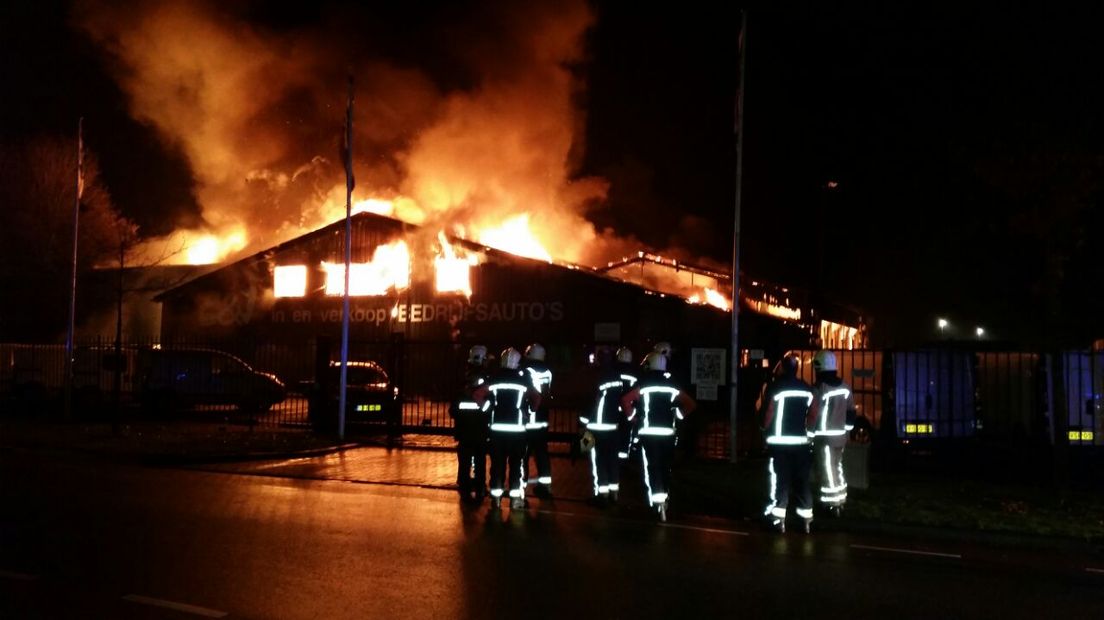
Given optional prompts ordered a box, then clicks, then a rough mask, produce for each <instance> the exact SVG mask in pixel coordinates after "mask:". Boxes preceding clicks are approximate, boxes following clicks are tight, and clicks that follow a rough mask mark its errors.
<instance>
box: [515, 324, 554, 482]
mask: <svg viewBox="0 0 1104 620" xmlns="http://www.w3.org/2000/svg"><path fill="white" fill-rule="evenodd" d="M522 369H523V370H524V371H525V373H526V377H527V379H528V381H529V383H530V385H532V386H533V389H534V390H536V391H537V392H538V393H539V394H540V395H541V398H540V405H533V408H532V409H531V410H530V411H529V418H528V419H527V420H526V422H525V435H526V441H527V443H528V448H529V454H530V455H532V456H533V460H535V461H536V470H537V488H536V495H537V497H542V498H550V497H552V462H551V461H550V460H549V459H548V407H549V405H550V404H551V402H550V401H551V398H550V397H549V390H550V389H551V388H552V371H551V370H549V369H548V365H547V364H545V363H544V347H542V346H541V345H539V344H536V343H533V344H531V345H529V346H528V347H527V348H526V349H525V362H524V363H523V364H522ZM526 461H528V456H526Z"/></svg>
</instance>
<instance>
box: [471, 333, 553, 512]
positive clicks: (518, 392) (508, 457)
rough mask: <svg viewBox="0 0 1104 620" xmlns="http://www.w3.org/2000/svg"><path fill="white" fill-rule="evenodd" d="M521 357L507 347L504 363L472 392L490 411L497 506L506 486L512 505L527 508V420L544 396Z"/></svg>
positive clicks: (493, 489)
mask: <svg viewBox="0 0 1104 620" xmlns="http://www.w3.org/2000/svg"><path fill="white" fill-rule="evenodd" d="M520 361H521V353H518V351H517V349H514V348H512V347H511V348H508V349H506V350H504V351H503V352H502V355H501V357H500V358H499V365H500V366H501V367H500V368H499V369H498V370H497V371H495V372H494V373H492V374H491V376H490V377H488V378H487V382H486V383H484V384H483V385H481V386H479V387H478V388H476V390H475V392H473V393H472V398H473V399H474V400H475V402H476V404H477V405H479V408H480V409H481V410H483V411H487V412H489V413H490V444H491V508H492V509H494V510H498V509H499V508H500V506H499V500H501V499H502V495H503V491H504V489H509V493H510V508H511V509H515V510H517V509H522V508H525V422H526V418H527V416H528V412H529V409H530V408H537V407H539V406H540V400H541V398H540V393H539V392H537V391H536V390H534V389H533V388H532V386H530V385H529V382H528V381H527V379H526V377H525V373H524V372H522V371H521V369H519V368H518V363H519V362H520ZM507 465H508V466H509V468H508V470H509V471H507ZM507 473H508V474H509V477H507Z"/></svg>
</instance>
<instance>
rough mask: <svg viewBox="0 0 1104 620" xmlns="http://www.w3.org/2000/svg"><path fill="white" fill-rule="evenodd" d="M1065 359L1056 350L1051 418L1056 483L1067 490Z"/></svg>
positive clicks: (1067, 425) (1067, 431)
mask: <svg viewBox="0 0 1104 620" xmlns="http://www.w3.org/2000/svg"><path fill="white" fill-rule="evenodd" d="M1064 362H1065V360H1063V359H1062V351H1060V350H1059V351H1055V352H1054V353H1053V354H1052V355H1051V360H1050V384H1051V403H1052V405H1051V419H1052V420H1053V424H1054V463H1053V466H1054V484H1055V486H1057V487H1058V489H1059V490H1061V491H1065V490H1066V489H1067V488H1068V486H1069V456H1070V455H1069V408H1068V406H1067V403H1066V382H1065V378H1066V377H1065V372H1064V370H1065V364H1064Z"/></svg>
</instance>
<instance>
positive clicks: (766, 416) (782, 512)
mask: <svg viewBox="0 0 1104 620" xmlns="http://www.w3.org/2000/svg"><path fill="white" fill-rule="evenodd" d="M797 365H798V359H797V358H796V357H793V356H786V357H784V358H782V360H781V361H780V362H779V363H778V368H777V369H776V377H775V379H774V381H773V382H771V384H770V385H769V386H767V389H766V391H764V393H763V398H762V401H761V404H760V409H761V416H762V428H763V431H764V434H765V435H766V440H767V453H768V456H769V457H770V460H769V462H768V465H767V471H768V472H769V476H770V477H769V485H770V503H768V504H767V509H766V511H765V515H766V517H767V519H768V522H769V523H770V524H771V526H772V527H774V529H776V530H778V531H779V532H785V531H786V508H787V507H788V506H789V500H790V498H791V496H792V497H793V500H794V504H795V505H796V506H795V507H796V512H797V516H799V517H801V518H802V519H803V520H804V524H805V531H806V532H808V531H809V524H810V523H812V521H813V498H812V493H810V490H809V470H810V468H811V467H812V452H811V450H810V441H809V439H810V436H811V435H812V432H810V430H809V429H810V425H811V411H812V404H813V398H814V396H813V389H812V388H811V387H809V384H807V383H805V382H804V381H802V380H801V379H798V378H797Z"/></svg>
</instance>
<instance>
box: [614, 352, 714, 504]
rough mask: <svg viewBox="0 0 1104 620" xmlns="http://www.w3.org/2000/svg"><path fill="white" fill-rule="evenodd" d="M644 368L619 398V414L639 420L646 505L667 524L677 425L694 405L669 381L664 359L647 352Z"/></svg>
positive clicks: (686, 395) (669, 377)
mask: <svg viewBox="0 0 1104 620" xmlns="http://www.w3.org/2000/svg"><path fill="white" fill-rule="evenodd" d="M644 367H645V369H646V370H647V371H648V372H647V373H646V374H645V375H644V376H643V377H641V379H640V381H638V382H637V383H636V385H635V386H634V387H633V388H632V389H630V390H629V391H628V392H627V393H626V394H625V395H624V396H622V397H621V411H623V412H624V413H625V415H626V416H628V417H629V418H630V419H635V418H636V417H638V416H639V417H640V418H641V420H640V430H639V431H638V432H637V435H638V436H639V437H640V456H641V459H642V461H643V464H642V465H643V466H642V467H641V469H643V470H644V487H645V490H646V493H647V494H648V505H649V506H651V507H653V508H655V509H656V512H657V513H658V514H659V519H660V521H666V520H667V500H668V497H669V493H670V489H671V460H672V457H673V456H674V451H675V432H676V425H677V424H678V422H679V420H682V419H683V418H684V417H685V416H686V415H687V414H689V413H690V412H691V411H693V410H694V407H696V406H697V403H695V402H694V399H693V398H690V396H689V395H688V394H687V393H686V392H683V391H682V390H681V389H679V387H678V386H677V385H675V383H674V381H672V380H671V375H670V373H668V372H667V358H666V357H665V356H663V355H661V354H659V353H656V352H655V351H653V352H651V353H649V354H648V355H647V356H646V357H645V358H644Z"/></svg>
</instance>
